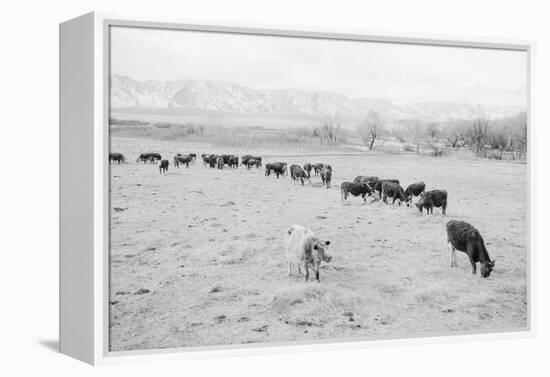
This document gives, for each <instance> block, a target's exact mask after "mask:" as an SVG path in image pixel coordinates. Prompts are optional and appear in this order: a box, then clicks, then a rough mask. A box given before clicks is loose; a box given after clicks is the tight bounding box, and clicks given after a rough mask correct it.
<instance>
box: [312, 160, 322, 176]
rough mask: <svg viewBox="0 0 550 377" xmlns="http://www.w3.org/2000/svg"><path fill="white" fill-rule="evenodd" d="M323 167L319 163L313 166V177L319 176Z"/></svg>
mask: <svg viewBox="0 0 550 377" xmlns="http://www.w3.org/2000/svg"><path fill="white" fill-rule="evenodd" d="M323 167H324V165H323V164H322V163H320V162H318V163H316V164H313V170H314V172H315V175H319V173H321V169H322V168H323Z"/></svg>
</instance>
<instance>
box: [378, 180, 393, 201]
mask: <svg viewBox="0 0 550 377" xmlns="http://www.w3.org/2000/svg"><path fill="white" fill-rule="evenodd" d="M384 182H391V183H397V184H399V179H379V180H378V181H377V182H376V184H375V185H374V186H372V188H373V189H374V191H378V197H379V198H380V199H382V185H383V184H384Z"/></svg>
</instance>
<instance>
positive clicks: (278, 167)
mask: <svg viewBox="0 0 550 377" xmlns="http://www.w3.org/2000/svg"><path fill="white" fill-rule="evenodd" d="M271 173H274V174H276V175H277V179H279V176H280V175H282V176H284V175H285V174H286V162H271V163H268V164H265V175H266V176H267V177H269V176H270V175H271Z"/></svg>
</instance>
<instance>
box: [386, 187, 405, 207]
mask: <svg viewBox="0 0 550 377" xmlns="http://www.w3.org/2000/svg"><path fill="white" fill-rule="evenodd" d="M382 197H383V201H384V203H386V204H388V197H390V198H392V199H393V201H392V204H395V201H396V200H399V205H401V202H405V203H407V207H408V206H409V201H408V200H407V196H406V195H405V190H403V187H401V186H400V185H399V184H398V183H393V182H387V181H386V182H383V183H382Z"/></svg>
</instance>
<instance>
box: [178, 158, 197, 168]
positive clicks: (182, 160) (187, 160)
mask: <svg viewBox="0 0 550 377" xmlns="http://www.w3.org/2000/svg"><path fill="white" fill-rule="evenodd" d="M192 160H193V157H191V156H182V155H176V156H174V166H175V167H176V168H179V167H180V164H182V165H185V167H186V168H188V167H189V163H191V161H192Z"/></svg>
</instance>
